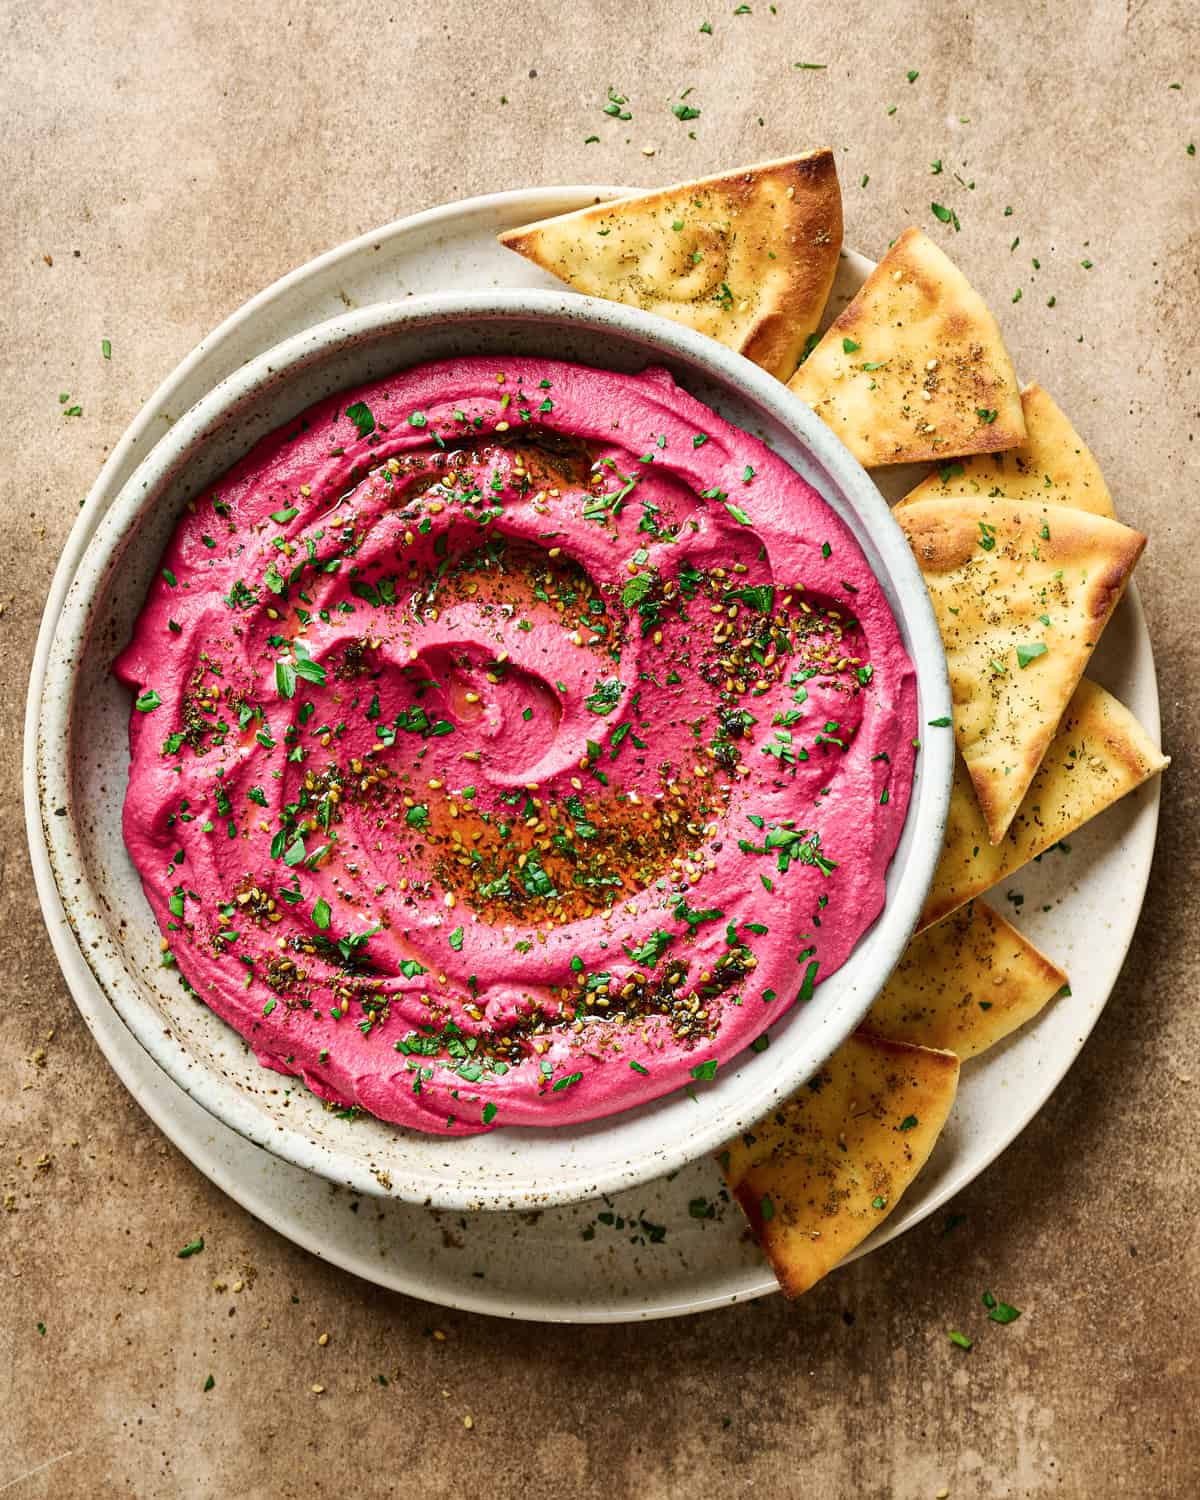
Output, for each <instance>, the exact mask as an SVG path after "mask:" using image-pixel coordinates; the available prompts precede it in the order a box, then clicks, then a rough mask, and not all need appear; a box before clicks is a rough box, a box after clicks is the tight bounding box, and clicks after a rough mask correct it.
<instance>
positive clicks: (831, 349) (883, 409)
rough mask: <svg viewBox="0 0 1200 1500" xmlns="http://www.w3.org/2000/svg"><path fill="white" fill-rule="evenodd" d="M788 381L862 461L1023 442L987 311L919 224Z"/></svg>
mask: <svg viewBox="0 0 1200 1500" xmlns="http://www.w3.org/2000/svg"><path fill="white" fill-rule="evenodd" d="M789 386H790V389H791V390H793V391H795V393H796V394H797V395H798V396H800V397H801V398H802V399H803V400H805V401H807V402H808V404H809V405H810V406H811V407H812V409H813V410H814V411H815V412H816V413H817V415H818V416H819V417H821V418H822V420H823V421H824V422H825V423H826V424H827V425H828V426H829V427H831V428H832V429H833V431H834V432H835V433H836V434H837V435H838V437H839V438H841V440H842V442H843V443H845V445H846V447H847V448H849V449H850V451H851V453H853V454H854V455H855V457H856V458H857V459H858V460H859V462H860V463H862V464H863V465H864V466H865V467H866V468H868V469H870V468H877V467H879V466H881V465H883V464H901V463H914V462H920V461H923V460H931V461H935V462H936V461H942V462H946V461H948V460H949V459H952V458H957V457H961V456H962V455H964V454H972V453H993V452H996V451H997V450H999V449H1003V448H1014V447H1016V446H1017V445H1018V444H1019V443H1023V442H1024V441H1025V436H1026V434H1025V418H1024V416H1023V414H1022V411H1021V397H1020V392H1019V390H1018V388H1017V377H1016V376H1015V375H1014V373H1013V367H1012V360H1011V359H1010V358H1009V356H1008V350H1007V349H1006V348H1005V347H1004V340H1003V339H1002V338H1001V337H1000V329H999V327H998V326H997V324H996V320H995V318H993V317H992V315H991V313H990V312H989V311H988V309H987V306H986V305H985V303H984V301H983V298H982V297H981V296H980V295H979V293H978V292H976V291H975V289H974V288H973V287H972V286H971V284H970V283H969V282H968V281H967V278H966V277H965V276H964V275H963V274H962V272H961V271H960V270H959V269H958V267H957V266H956V265H955V264H954V263H953V261H951V260H950V258H949V257H948V256H947V255H946V254H945V253H944V251H942V250H939V249H938V247H937V246H936V245H935V244H934V243H933V241H932V240H930V239H929V238H928V237H927V236H925V235H924V234H922V233H921V231H920V230H919V229H906V230H905V231H904V233H903V234H902V235H901V236H900V238H899V239H898V240H897V241H896V243H895V244H894V245H893V246H892V248H891V249H890V250H889V251H888V253H887V254H886V255H885V256H884V258H883V259H882V260H881V261H880V262H879V264H878V266H876V268H875V270H874V271H872V272H871V274H870V276H868V277H867V279H866V281H865V282H864V283H863V285H862V287H861V288H860V290H859V292H858V295H857V296H856V297H855V298H854V300H853V301H852V302H851V303H850V305H849V306H848V307H847V308H846V309H845V311H844V312H842V313H840V314H839V315H838V317H836V318H835V319H834V321H833V323H832V324H831V325H830V327H829V328H828V330H827V331H826V333H825V335H824V337H823V338H822V339H821V341H820V343H819V344H818V345H817V346H816V348H815V349H814V350H813V351H812V353H811V354H810V355H809V356H808V358H807V359H806V360H805V361H804V363H803V364H802V365H801V366H800V368H799V369H798V370H797V371H796V373H795V375H794V376H793V377H792V379H791V381H790V382H789Z"/></svg>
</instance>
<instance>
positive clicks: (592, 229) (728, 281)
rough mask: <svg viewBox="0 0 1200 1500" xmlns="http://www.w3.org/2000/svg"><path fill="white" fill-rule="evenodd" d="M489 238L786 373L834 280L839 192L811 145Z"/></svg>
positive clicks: (821, 154)
mask: <svg viewBox="0 0 1200 1500" xmlns="http://www.w3.org/2000/svg"><path fill="white" fill-rule="evenodd" d="M500 243H501V244H502V245H506V246H507V247H508V248H509V249H510V250H516V251H518V252H519V253H520V254H521V255H524V256H527V257H528V258H529V259H530V260H532V261H535V262H536V263H537V264H538V265H539V266H541V267H542V269H543V270H546V271H549V272H551V274H552V275H555V276H559V277H561V278H562V280H563V281H565V282H568V283H569V284H570V285H571V286H573V287H574V288H575V289H576V290H577V291H580V292H585V293H587V294H588V295H589V296H592V297H604V298H607V299H608V301H610V302H625V303H628V304H629V305H630V306H632V307H641V308H644V309H645V310H646V311H648V312H655V313H659V314H660V315H661V316H663V317H666V318H673V319H674V320H675V321H676V322H677V323H684V324H686V325H687V326H688V327H689V328H695V329H697V330H698V331H699V332H700V333H706V334H708V335H709V337H710V338H714V339H716V340H717V341H718V342H719V343H722V344H727V345H728V346H729V347H730V348H731V349H737V350H738V351H739V352H740V353H742V354H744V355H745V356H746V358H747V359H752V360H753V361H754V362H755V364H758V365H761V366H762V367H763V369H764V370H769V371H770V373H771V374H772V375H776V376H778V378H779V379H780V380H786V379H787V377H788V376H789V375H790V374H791V373H792V371H793V370H794V369H795V368H796V363H797V361H798V360H799V358H800V354H801V352H802V350H803V348H804V345H805V341H806V340H807V338H808V336H809V335H810V334H811V333H812V332H813V330H814V329H815V328H816V326H817V324H818V322H819V321H820V318H821V313H822V312H823V311H824V308H825V302H826V300H827V298H828V296H829V288H830V287H831V286H832V285H833V277H834V272H835V271H836V270H837V263H838V255H839V253H840V251H841V247H842V195H841V190H840V188H839V187H838V180H837V169H836V167H835V166H834V160H833V152H832V151H828V150H821V151H810V152H809V153H808V154H807V155H805V156H793V157H788V158H786V159H784V160H782V161H767V162H762V163H760V164H759V165H758V166H753V167H743V168H742V169H741V170H740V171H736V172H724V173H721V174H720V175H719V176H716V177H705V178H701V179H700V181H698V182H684V183H680V184H678V185H677V186H675V187H668V188H662V189H659V190H657V191H655V192H651V193H639V194H638V195H636V196H635V197H630V198H620V199H618V200H616V201H615V202H612V203H599V204H596V205H595V206H594V207H592V208H584V209H580V210H579V211H578V212H576V213H571V214H562V215H560V216H559V217H558V218H555V219H543V220H541V222H540V223H537V224H527V225H525V227H524V228H522V229H511V230H509V231H508V232H507V233H505V234H502V235H500Z"/></svg>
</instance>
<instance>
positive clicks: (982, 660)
mask: <svg viewBox="0 0 1200 1500" xmlns="http://www.w3.org/2000/svg"><path fill="white" fill-rule="evenodd" d="M895 515H896V519H897V520H898V521H899V522H900V526H901V528H902V529H903V531H904V533H905V535H906V536H907V537H908V541H909V545H910V546H911V547H912V550H913V554H914V555H915V557H916V559H917V563H918V565H919V566H920V569H921V572H922V574H923V575H924V578H925V583H926V586H927V588H928V589H929V593H930V597H931V598H932V600H933V608H934V613H935V614H936V615H937V620H938V626H939V628H940V629H941V632H942V641H943V643H944V644H945V647H946V662H947V666H948V668H949V672H950V693H951V697H952V699H953V703H954V733H955V739H956V740H957V742H958V748H959V750H960V751H961V752H962V756H963V759H964V760H965V761H966V765H967V770H968V771H969V772H970V773H971V780H972V782H973V783H974V786H975V792H976V794H977V796H978V797H979V804H980V806H981V807H982V808H983V811H984V815H985V817H986V819H987V826H988V838H989V841H990V842H991V843H993V844H998V843H999V842H1000V840H1001V839H1002V838H1003V837H1004V832H1005V829H1006V828H1007V827H1008V825H1009V823H1010V822H1011V821H1012V819H1013V816H1014V814H1015V813H1016V810H1017V808H1018V807H1019V806H1020V805H1021V799H1022V798H1023V797H1024V795H1025V793H1026V791H1027V789H1028V787H1029V783H1030V782H1031V781H1032V779H1033V774H1034V772H1035V771H1036V770H1037V768H1038V765H1039V763H1040V762H1041V759H1042V756H1043V755H1044V754H1045V751H1046V746H1047V745H1048V744H1049V743H1050V741H1051V739H1052V738H1053V736H1054V730H1055V727H1056V726H1057V724H1058V721H1059V719H1060V718H1061V717H1062V713H1063V710H1064V709H1065V708H1066V706H1067V703H1068V701H1069V700H1070V697H1071V694H1072V693H1073V692H1074V691H1075V685H1076V683H1077V682H1078V681H1079V679H1080V678H1081V677H1082V676H1083V672H1084V669H1085V667H1086V666H1087V663H1088V659H1089V657H1090V656H1091V654H1092V650H1093V648H1094V647H1095V645H1096V642H1097V641H1098V640H1099V639H1100V633H1101V631H1102V630H1103V629H1104V627H1105V625H1106V624H1107V623H1108V620H1109V617H1110V616H1111V614H1112V612H1113V610H1114V609H1115V608H1116V605H1117V602H1118V601H1119V600H1120V598H1121V595H1122V594H1123V593H1124V591H1125V585H1126V583H1127V582H1128V581H1129V576H1130V574H1131V573H1132V571H1133V567H1134V564H1135V563H1136V562H1137V560H1138V558H1139V557H1140V556H1141V554H1142V549H1143V547H1144V546H1145V545H1146V538H1145V537H1144V536H1142V534H1141V533H1140V532H1137V531H1133V530H1131V529H1130V528H1129V527H1128V526H1122V525H1121V524H1120V522H1118V521H1110V520H1108V518H1107V517H1105V516H1092V515H1088V513H1087V512H1086V511H1080V510H1070V509H1068V508H1067V507H1065V506H1056V505H1035V504H1032V503H1030V502H1029V501H1027V500H1005V499H1003V498H999V497H998V498H995V499H984V500H967V499H959V500H954V501H941V500H922V501H914V502H913V503H912V504H910V505H904V506H901V507H900V508H899V509H898V510H897V511H896V512H895Z"/></svg>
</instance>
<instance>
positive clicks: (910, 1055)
mask: <svg viewBox="0 0 1200 1500" xmlns="http://www.w3.org/2000/svg"><path fill="white" fill-rule="evenodd" d="M957 1087H958V1058H957V1057H955V1056H954V1055H953V1053H950V1052H932V1051H928V1050H926V1049H925V1048H922V1047H909V1046H906V1045H905V1044H904V1043H902V1042H889V1041H883V1040H882V1039H880V1038H879V1037H873V1036H868V1035H867V1034H865V1033H862V1032H860V1033H857V1034H856V1035H854V1036H851V1037H850V1038H849V1040H848V1041H846V1042H844V1043H843V1044H842V1046H841V1047H839V1048H838V1050H837V1051H836V1052H835V1053H834V1054H833V1056H832V1057H831V1058H830V1059H829V1061H828V1062H827V1063H825V1065H824V1066H823V1067H822V1068H821V1069H820V1071H819V1072H818V1073H817V1074H815V1075H814V1077H813V1078H811V1079H810V1080H809V1082H808V1083H807V1084H805V1086H804V1087H803V1088H802V1089H800V1090H799V1092H798V1093H796V1094H794V1095H793V1096H792V1097H791V1098H790V1099H788V1100H786V1101H785V1102H784V1103H783V1104H782V1105H780V1106H779V1108H778V1109H776V1110H775V1111H774V1112H773V1113H772V1114H770V1115H769V1116H768V1117H767V1118H766V1119H765V1120H763V1121H761V1122H760V1123H759V1124H757V1125H755V1126H754V1127H753V1129H752V1130H747V1131H744V1132H743V1133H742V1134H741V1135H740V1136H738V1137H737V1139H736V1140H733V1141H730V1142H729V1145H728V1146H727V1147H726V1149H725V1150H724V1151H722V1152H721V1153H720V1156H719V1158H718V1160H719V1161H720V1164H721V1167H722V1170H723V1171H724V1173H725V1180H726V1182H727V1183H728V1184H729V1188H730V1191H731V1192H732V1193H733V1196H734V1197H735V1198H736V1199H737V1201H738V1203H739V1204H740V1205H741V1207H742V1209H743V1211H744V1212H745V1214H746V1217H747V1218H748V1219H749V1221H750V1225H751V1227H752V1229H753V1230H754V1234H755V1237H756V1238H757V1240H758V1243H759V1244H760V1245H761V1246H762V1249H763V1251H764V1252H765V1254H766V1256H767V1259H768V1260H769V1261H770V1262H771V1269H772V1270H773V1271H774V1272H775V1275H776V1276H777V1277H778V1278H779V1284H780V1286H781V1287H782V1288H783V1291H784V1294H785V1295H786V1296H788V1297H798V1296H799V1295H800V1294H801V1293H802V1292H806V1291H807V1290H808V1289H809V1287H811V1286H812V1285H813V1283H814V1282H817V1281H819V1280H820V1279H821V1277H822V1276H824V1275H826V1273H827V1272H829V1271H831V1270H832V1269H833V1268H834V1266H836V1265H837V1263H838V1262H839V1261H840V1260H841V1259H842V1258H843V1257H844V1256H846V1255H847V1254H849V1252H850V1251H851V1250H853V1249H854V1247H855V1246H856V1245H858V1244H860V1243H861V1242H862V1241H863V1240H865V1239H866V1237H867V1235H869V1234H870V1233H871V1231H872V1230H873V1229H875V1228H876V1227H877V1226H878V1225H879V1224H881V1223H882V1222H883V1221H884V1219H886V1218H887V1216H888V1215H889V1214H890V1213H891V1211H892V1210H893V1209H894V1208H895V1206H896V1204H897V1203H898V1202H899V1201H900V1198H901V1196H902V1195H903V1193H904V1191H905V1189H906V1188H907V1187H908V1186H909V1184H910V1183H911V1182H912V1180H913V1178H914V1177H916V1175H917V1173H918V1172H919V1171H920V1170H921V1168H922V1167H923V1166H924V1164H925V1162H926V1160H927V1158H928V1156H929V1153H930V1151H932V1149H933V1145H934V1142H935V1141H936V1140H937V1138H938V1136H939V1134H940V1133H941V1129H942V1126H943V1125H944V1124H945V1122H946V1116H947V1115H948V1114H949V1113H950V1106H951V1105H952V1104H953V1102H954V1094H955V1090H956V1088H957Z"/></svg>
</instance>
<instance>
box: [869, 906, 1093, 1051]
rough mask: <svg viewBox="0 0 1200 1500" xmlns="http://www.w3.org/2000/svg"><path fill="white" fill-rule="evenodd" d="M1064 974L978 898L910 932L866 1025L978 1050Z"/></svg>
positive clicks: (1037, 1005)
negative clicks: (901, 954) (920, 930)
mask: <svg viewBox="0 0 1200 1500" xmlns="http://www.w3.org/2000/svg"><path fill="white" fill-rule="evenodd" d="M1066 982H1067V976H1066V975H1065V974H1064V973H1063V971H1062V970H1061V969H1060V968H1058V967H1057V966H1056V965H1055V964H1053V963H1052V962H1051V961H1050V959H1048V958H1047V957H1046V955H1045V954H1044V953H1041V952H1039V950H1038V949H1037V948H1035V947H1034V945H1033V944H1032V943H1031V942H1030V941H1029V940H1028V938H1026V937H1025V936H1024V935H1023V934H1022V933H1020V932H1018V931H1017V929H1016V928H1015V927H1014V926H1013V925H1012V923H1011V922H1008V921H1006V920H1005V919H1004V918H1003V917H1002V916H1001V915H1000V914H999V912H996V911H993V910H992V908H991V907H990V906H988V905H986V904H985V903H984V902H983V901H970V902H968V903H967V905H966V906H961V907H959V909H958V910H957V911H956V912H952V913H951V914H950V916H948V917H946V918H945V919H944V920H943V921H941V922H938V923H936V924H935V925H934V926H933V927H927V928H926V929H925V931H924V932H920V933H918V934H917V936H916V937H914V938H913V939H912V941H911V942H910V943H909V945H908V947H907V948H906V949H905V951H904V956H903V957H902V958H901V960H900V962H899V964H898V965H897V966H896V968H895V970H894V971H893V973H892V977H891V978H890V979H889V980H888V982H887V984H885V985H884V987H883V990H882V992H881V994H880V996H879V998H878V999H877V1000H876V1002H875V1004H874V1005H873V1006H872V1007H871V1009H870V1010H869V1011H868V1012H867V1015H866V1018H865V1020H864V1021H863V1029H864V1030H866V1031H869V1032H871V1033H872V1034H873V1035H875V1036H881V1037H887V1038H888V1040H889V1041H893V1042H908V1043H910V1044H912V1045H914V1046H918V1047H934V1048H939V1049H942V1050H945V1051H948V1052H954V1053H956V1054H957V1055H958V1056H959V1057H961V1058H964V1059H965V1058H968V1057H975V1056H976V1055H977V1054H978V1053H980V1052H985V1051H986V1050H987V1049H988V1048H989V1047H992V1046H994V1045H995V1044H996V1043H997V1042H998V1041H1000V1040H1002V1039H1003V1038H1004V1037H1006V1036H1008V1034H1009V1033H1010V1032H1012V1031H1016V1029H1017V1028H1018V1027H1019V1026H1023V1025H1024V1024H1025V1022H1026V1021H1029V1020H1032V1018H1033V1017H1034V1016H1036V1015H1037V1013H1038V1012H1039V1011H1040V1010H1041V1009H1042V1007H1043V1006H1044V1005H1045V1004H1046V1002H1047V1001H1048V1000H1050V999H1051V998H1052V997H1053V996H1055V995H1057V994H1058V992H1059V990H1061V989H1062V987H1063V985H1064V984H1066Z"/></svg>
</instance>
